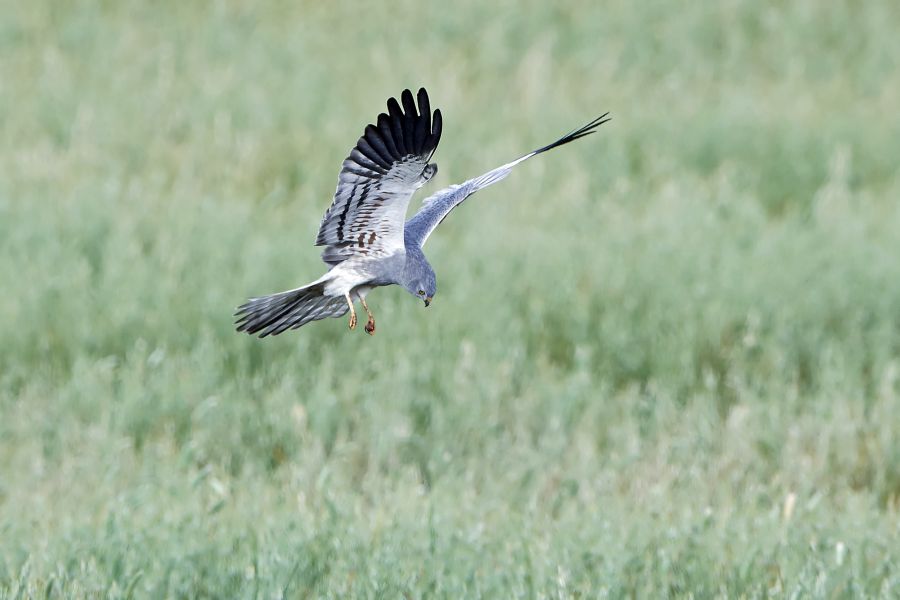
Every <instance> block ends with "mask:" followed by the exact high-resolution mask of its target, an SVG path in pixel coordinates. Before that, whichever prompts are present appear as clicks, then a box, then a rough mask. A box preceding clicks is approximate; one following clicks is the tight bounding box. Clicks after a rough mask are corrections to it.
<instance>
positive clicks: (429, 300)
mask: <svg viewBox="0 0 900 600" xmlns="http://www.w3.org/2000/svg"><path fill="white" fill-rule="evenodd" d="M431 298H432V296H428V297H427V298H425V308H428V305H429V304H431Z"/></svg>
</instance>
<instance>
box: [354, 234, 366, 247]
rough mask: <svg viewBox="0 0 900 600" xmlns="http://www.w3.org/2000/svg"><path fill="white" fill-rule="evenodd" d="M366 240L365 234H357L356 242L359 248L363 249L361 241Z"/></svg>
mask: <svg viewBox="0 0 900 600" xmlns="http://www.w3.org/2000/svg"><path fill="white" fill-rule="evenodd" d="M365 238H366V234H365V232H363V233H361V234H359V237H358V238H357V239H356V242H357V243H358V244H359V247H360V248H362V247H363V240H364V239H365Z"/></svg>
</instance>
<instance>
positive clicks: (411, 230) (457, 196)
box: [405, 113, 610, 247]
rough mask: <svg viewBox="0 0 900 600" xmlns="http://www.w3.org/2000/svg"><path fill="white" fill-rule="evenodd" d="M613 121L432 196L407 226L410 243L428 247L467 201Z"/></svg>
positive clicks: (600, 121)
mask: <svg viewBox="0 0 900 600" xmlns="http://www.w3.org/2000/svg"><path fill="white" fill-rule="evenodd" d="M609 120H610V117H609V113H606V114H604V115H601V116H599V117H597V118H596V119H594V120H593V121H591V122H590V123H588V124H587V125H585V126H584V127H580V128H578V129H576V130H575V131H572V132H571V133H568V134H566V135H564V136H563V137H561V138H560V139H558V140H556V141H555V142H553V143H552V144H548V145H546V146H544V147H543V148H538V149H537V150H534V151H533V152H529V153H528V154H526V155H525V156H523V157H521V158H518V159H516V160H514V161H512V162H511V163H506V164H505V165H503V166H500V167H497V168H496V169H494V170H493V171H488V172H487V173H485V174H484V175H481V176H479V177H475V178H474V179H469V180H468V181H466V182H464V183H461V184H458V185H451V186H450V187H448V188H445V189H443V190H441V191H439V192H437V193H435V194H433V195H431V196H429V197H428V198H426V199H425V200H424V201H423V202H422V208H420V209H419V212H417V213H416V214H415V215H413V217H412V218H411V219H410V220H409V221H407V222H406V232H405V233H406V241H407V243H409V244H416V245H418V246H419V247H421V246H424V245H425V241H426V240H427V239H428V236H429V235H431V232H432V231H434V229H435V227H437V226H438V225H440V223H441V221H443V220H444V219H445V218H446V217H447V215H448V214H450V211H452V210H453V209H454V208H456V207H457V206H459V205H460V204H462V203H463V201H464V200H465V199H466V198H468V197H469V196H471V195H472V194H474V193H475V192H477V191H478V190H480V189H482V188H486V187H487V186H489V185H491V184H494V183H497V182H498V181H500V180H501V179H505V178H506V176H507V175H509V174H510V172H511V171H512V169H513V167H515V166H516V165H517V164H519V163H520V162H523V161H526V160H528V159H529V158H531V157H532V156H535V155H537V154H540V153H541V152H546V151H547V150H552V149H553V148H556V147H558V146H562V145H563V144H568V143H569V142H572V141H574V140H577V139H578V138H581V137H584V136H586V135H590V134H592V133H594V132H595V131H596V129H597V127H599V126H600V125H603V124H604V123H606V122H607V121H609Z"/></svg>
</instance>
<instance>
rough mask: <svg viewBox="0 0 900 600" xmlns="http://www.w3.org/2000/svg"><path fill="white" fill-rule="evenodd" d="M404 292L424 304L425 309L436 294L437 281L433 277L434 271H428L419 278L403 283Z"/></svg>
mask: <svg viewBox="0 0 900 600" xmlns="http://www.w3.org/2000/svg"><path fill="white" fill-rule="evenodd" d="M403 287H404V288H406V291H407V292H409V293H410V294H412V295H413V296H415V297H416V298H418V299H419V300H421V301H422V302H424V303H425V306H426V307H427V306H428V305H429V304H431V299H432V298H434V295H435V294H436V293H437V281H436V280H435V277H434V271H432V270H431V269H428V271H425V272H423V273H421V274H420V275H419V276H417V277H414V278H412V279H409V280H407V281H406V283H404V285H403Z"/></svg>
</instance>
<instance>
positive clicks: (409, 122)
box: [235, 88, 609, 337]
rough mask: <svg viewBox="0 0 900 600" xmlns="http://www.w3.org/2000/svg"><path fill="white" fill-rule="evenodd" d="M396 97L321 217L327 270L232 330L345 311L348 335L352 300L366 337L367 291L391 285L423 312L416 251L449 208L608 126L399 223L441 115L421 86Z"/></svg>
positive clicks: (425, 267) (247, 310) (280, 326)
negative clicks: (360, 314)
mask: <svg viewBox="0 0 900 600" xmlns="http://www.w3.org/2000/svg"><path fill="white" fill-rule="evenodd" d="M417 99H418V107H417V106H416V102H415V100H414V99H413V95H412V92H410V91H409V90H403V93H402V94H401V95H400V102H398V101H397V100H396V99H395V98H391V99H390V100H388V101H387V109H388V112H387V114H385V113H381V114H380V115H378V119H377V122H376V123H375V124H370V125H368V126H367V127H366V129H365V132H364V133H363V135H362V137H361V138H359V141H358V142H357V143H356V146H355V147H354V148H353V149H352V150H351V151H350V156H348V157H347V159H346V160H344V163H343V165H342V167H341V173H340V176H339V177H338V185H337V190H336V191H335V194H334V201H333V202H332V203H331V206H330V207H329V208H328V210H327V211H326V212H325V216H324V217H323V218H322V223H321V225H320V226H319V233H318V235H317V236H316V245H317V246H324V247H325V250H324V252H323V253H322V260H323V261H325V263H326V264H327V265H328V272H327V273H325V274H324V275H322V276H321V277H319V278H318V279H316V280H315V281H313V282H312V283H308V284H306V285H304V286H303V287H299V288H297V289H293V290H288V291H286V292H281V293H278V294H272V295H271V296H262V297H259V298H253V299H251V300H249V301H248V302H247V303H246V304H244V305H242V306H240V307H239V308H238V309H237V312H236V313H235V317H237V321H236V323H235V324H236V326H237V330H238V331H246V332H247V333H249V334H256V333H258V334H259V337H266V336H269V335H278V334H279V333H282V332H284V331H287V330H288V329H296V328H298V327H300V326H302V325H305V324H307V323H309V322H310V321H317V320H319V319H324V318H326V317H342V316H344V315H345V314H347V313H348V312H349V313H350V329H355V328H356V311H355V310H354V308H353V303H354V301H355V300H359V302H360V303H361V304H362V307H363V308H364V309H365V311H366V315H367V316H368V321H367V322H366V326H365V330H366V333H368V334H370V335H373V334H374V333H375V317H374V316H373V315H372V311H371V310H370V309H369V306H368V304H366V296H367V294H368V293H369V292H370V291H372V290H373V289H374V288H377V287H382V286H386V285H400V286H403V288H404V289H406V291H408V292H409V293H410V294H412V295H413V296H415V297H416V298H418V299H419V300H421V301H422V302H423V303H424V304H425V306H426V307H427V306H428V305H429V304H431V300H432V298H433V297H434V295H435V293H436V291H437V284H436V281H435V275H434V269H432V268H431V265H430V264H428V260H427V259H426V258H425V254H424V253H423V252H422V247H423V246H424V245H425V242H426V241H427V240H428V236H429V235H431V232H432V231H434V229H435V227H437V226H438V225H439V224H440V223H441V221H443V220H444V218H446V216H447V215H448V214H450V211H452V210H453V209H454V208H456V207H457V206H459V205H460V204H462V203H463V201H464V200H465V199H466V198H468V197H469V196H471V195H472V194H474V193H475V192H477V191H478V190H480V189H482V188H485V187H487V186H489V185H492V184H494V183H497V182H498V181H500V180H501V179H504V178H505V177H506V176H507V175H509V173H510V171H512V169H513V167H515V166H516V165H518V164H519V163H521V162H523V161H525V160H528V159H529V158H531V157H532V156H536V155H538V154H540V153H541V152H546V151H547V150H552V149H553V148H556V147H558V146H562V145H563V144H568V143H569V142H572V141H574V140H577V139H578V138H581V137H584V136H586V135H589V134H591V133H594V132H595V130H596V128H597V127H599V126H600V125H602V124H603V123H606V122H607V121H609V117H608V115H609V113H606V114H604V115H602V116H600V117H597V118H596V119H594V120H593V121H591V122H590V123H588V124H587V125H585V126H584V127H580V128H578V129H576V130H574V131H572V132H571V133H568V134H566V135H564V136H563V137H561V138H560V139H558V140H556V141H555V142H553V143H552V144H548V145H546V146H544V147H542V148H538V149H537V150H533V151H532V152H529V153H528V154H526V155H524V156H522V157H520V158H517V159H516V160H514V161H512V162H510V163H506V164H505V165H502V166H500V167H497V168H496V169H494V170H492V171H488V172H487V173H485V174H484V175H480V176H478V177H475V178H474V179H469V180H468V181H465V182H463V183H460V184H457V185H451V186H450V187H448V188H445V189H443V190H440V191H439V192H437V193H435V194H433V195H431V196H429V197H428V198H426V199H425V200H424V201H423V202H422V208H421V209H419V211H418V212H417V213H416V214H415V215H413V216H412V218H410V219H409V220H408V221H407V220H406V210H407V208H408V206H409V201H410V199H411V198H412V196H413V194H414V193H415V191H416V190H418V189H419V188H420V187H422V186H423V185H425V183H427V182H428V180H430V179H431V178H432V177H434V175H435V173H437V165H436V164H434V163H431V162H429V161H430V160H431V157H432V156H433V155H434V151H435V150H436V149H437V146H438V142H439V141H440V139H441V125H442V120H441V111H440V110H437V109H436V110H435V111H434V112H432V110H431V105H430V103H429V101H428V94H427V93H426V91H425V89H424V88H423V89H420V90H419V93H418V94H417Z"/></svg>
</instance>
